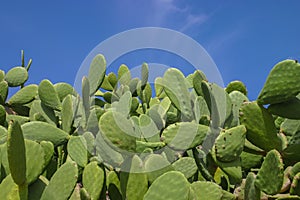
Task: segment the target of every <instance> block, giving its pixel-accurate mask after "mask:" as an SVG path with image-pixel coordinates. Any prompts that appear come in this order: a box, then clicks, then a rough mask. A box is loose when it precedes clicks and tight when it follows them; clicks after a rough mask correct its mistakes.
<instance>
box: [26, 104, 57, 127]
mask: <svg viewBox="0 0 300 200" xmlns="http://www.w3.org/2000/svg"><path fill="white" fill-rule="evenodd" d="M36 115H40V116H41V117H42V118H43V119H44V121H45V122H47V123H49V124H52V125H54V126H56V125H57V123H58V119H57V117H56V115H55V112H54V110H53V109H51V108H49V107H48V106H46V105H45V104H44V103H42V102H41V100H34V101H33V102H32V104H31V107H30V111H29V120H30V121H37V120H36Z"/></svg>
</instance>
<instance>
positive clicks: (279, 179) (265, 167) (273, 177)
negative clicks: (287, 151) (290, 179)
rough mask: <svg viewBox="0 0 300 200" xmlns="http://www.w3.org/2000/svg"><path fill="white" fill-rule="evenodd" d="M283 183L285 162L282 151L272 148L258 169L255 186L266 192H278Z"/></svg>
mask: <svg viewBox="0 0 300 200" xmlns="http://www.w3.org/2000/svg"><path fill="white" fill-rule="evenodd" d="M282 183H283V164H282V160H281V156H280V153H279V152H278V151H276V150H275V149H274V150H271V151H269V152H268V154H267V156H266V158H265V160H264V161H263V163H262V166H261V168H260V169H259V171H258V174H257V177H256V180H255V186H256V187H258V188H259V189H260V190H262V191H263V192H265V193H266V194H271V195H272V194H276V193H278V192H279V191H280V189H281V186H282Z"/></svg>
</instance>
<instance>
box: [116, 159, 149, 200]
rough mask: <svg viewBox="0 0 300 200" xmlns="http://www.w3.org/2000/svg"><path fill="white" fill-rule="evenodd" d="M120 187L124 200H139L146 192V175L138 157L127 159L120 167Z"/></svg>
mask: <svg viewBox="0 0 300 200" xmlns="http://www.w3.org/2000/svg"><path fill="white" fill-rule="evenodd" d="M121 170H122V171H121V173H120V185H121V191H122V194H123V198H124V199H132V200H139V199H141V197H143V196H144V195H145V193H146V192H147V190H148V179H147V174H146V173H144V165H143V162H142V160H141V159H140V158H139V157H138V156H136V155H135V156H133V157H132V158H129V159H128V160H127V161H126V162H124V164H123V165H122V166H121Z"/></svg>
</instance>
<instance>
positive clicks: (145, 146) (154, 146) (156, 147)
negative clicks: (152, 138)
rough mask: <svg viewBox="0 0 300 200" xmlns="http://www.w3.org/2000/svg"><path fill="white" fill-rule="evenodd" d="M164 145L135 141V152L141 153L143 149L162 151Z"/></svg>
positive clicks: (161, 143)
mask: <svg viewBox="0 0 300 200" xmlns="http://www.w3.org/2000/svg"><path fill="white" fill-rule="evenodd" d="M165 145H166V144H165V143H164V142H144V141H139V140H137V141H136V152H143V151H144V150H145V149H148V148H150V149H152V150H159V149H162V148H163V147H164V146H165Z"/></svg>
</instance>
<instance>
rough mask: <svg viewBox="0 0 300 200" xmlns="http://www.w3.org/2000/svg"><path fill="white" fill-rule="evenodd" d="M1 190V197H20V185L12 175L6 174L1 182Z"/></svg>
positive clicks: (17, 198) (13, 199)
mask: <svg viewBox="0 0 300 200" xmlns="http://www.w3.org/2000/svg"><path fill="white" fill-rule="evenodd" d="M0 191H1V192H0V199H3V200H4V199H11V200H19V199H20V197H19V189H18V185H17V184H15V182H14V180H13V179H12V177H11V175H8V176H6V177H5V179H4V180H3V181H2V182H1V184H0Z"/></svg>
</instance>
